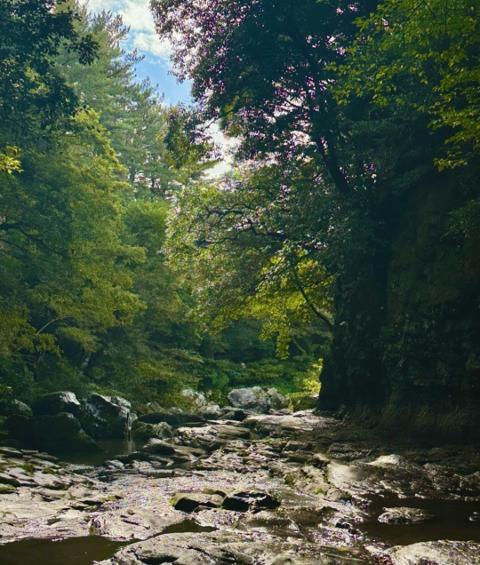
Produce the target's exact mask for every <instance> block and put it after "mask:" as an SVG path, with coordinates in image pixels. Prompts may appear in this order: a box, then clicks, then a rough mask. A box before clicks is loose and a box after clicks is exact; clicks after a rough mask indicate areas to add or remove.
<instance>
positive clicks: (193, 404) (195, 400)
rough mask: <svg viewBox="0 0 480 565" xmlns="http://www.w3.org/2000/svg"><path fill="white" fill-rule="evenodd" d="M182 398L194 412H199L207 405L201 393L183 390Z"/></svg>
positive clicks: (187, 389) (189, 389)
mask: <svg viewBox="0 0 480 565" xmlns="http://www.w3.org/2000/svg"><path fill="white" fill-rule="evenodd" d="M182 396H183V398H184V399H185V400H186V401H187V403H188V404H189V406H190V408H191V409H192V410H194V411H197V410H201V409H202V408H205V406H206V405H207V404H208V402H207V399H206V398H205V395H204V394H203V392H199V391H198V390H193V389H192V388H184V389H183V390H182Z"/></svg>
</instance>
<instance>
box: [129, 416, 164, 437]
mask: <svg viewBox="0 0 480 565" xmlns="http://www.w3.org/2000/svg"><path fill="white" fill-rule="evenodd" d="M172 436H173V428H172V426H170V424H167V422H158V424H148V423H146V422H141V421H140V420H136V421H135V422H133V425H132V437H133V439H140V440H147V439H150V438H156V439H168V438H171V437H172Z"/></svg>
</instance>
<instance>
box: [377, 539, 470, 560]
mask: <svg viewBox="0 0 480 565" xmlns="http://www.w3.org/2000/svg"><path fill="white" fill-rule="evenodd" d="M479 553H480V544H479V543H474V542H472V541H450V540H439V541H429V542H420V543H414V544H411V545H404V546H396V547H393V548H392V549H390V550H388V551H387V554H388V557H389V558H390V560H391V563H392V564H393V565H447V564H448V565H472V564H473V563H478V562H479V559H478V556H479Z"/></svg>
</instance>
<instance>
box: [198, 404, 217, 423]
mask: <svg viewBox="0 0 480 565" xmlns="http://www.w3.org/2000/svg"><path fill="white" fill-rule="evenodd" d="M200 414H201V416H203V417H204V418H206V419H207V420H220V419H221V418H222V416H223V410H222V409H221V408H220V406H219V405H218V404H207V406H205V407H204V408H203V409H202V410H200Z"/></svg>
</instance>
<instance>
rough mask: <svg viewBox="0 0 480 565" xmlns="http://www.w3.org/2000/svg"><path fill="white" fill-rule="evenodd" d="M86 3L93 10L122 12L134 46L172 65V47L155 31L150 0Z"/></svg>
mask: <svg viewBox="0 0 480 565" xmlns="http://www.w3.org/2000/svg"><path fill="white" fill-rule="evenodd" d="M85 3H86V4H87V6H88V8H89V9H90V11H92V12H100V11H102V10H109V11H111V12H114V13H115V14H120V15H121V16H122V19H123V23H124V24H125V25H126V26H128V27H129V28H130V41H131V44H132V45H133V47H135V48H136V49H138V50H139V51H141V52H143V53H150V54H151V55H154V56H155V57H159V58H160V59H162V60H163V61H164V62H165V63H167V64H168V65H170V55H171V54H172V48H171V45H170V43H169V42H168V41H166V40H161V39H160V38H159V37H158V36H157V34H156V32H155V24H154V21H153V16H152V13H151V11H150V1H149V0H86V1H85Z"/></svg>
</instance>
